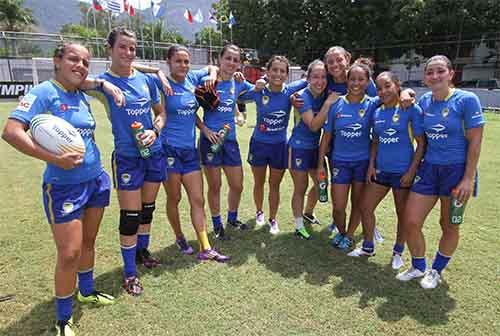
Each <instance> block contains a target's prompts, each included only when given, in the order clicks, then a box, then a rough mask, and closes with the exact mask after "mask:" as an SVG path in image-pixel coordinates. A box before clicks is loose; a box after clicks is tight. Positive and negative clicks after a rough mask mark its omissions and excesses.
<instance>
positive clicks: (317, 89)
mask: <svg viewBox="0 0 500 336" xmlns="http://www.w3.org/2000/svg"><path fill="white" fill-rule="evenodd" d="M307 81H308V82H309V87H310V89H311V91H312V92H313V93H314V94H315V95H319V94H321V93H322V92H323V91H324V90H325V88H326V70H325V66H324V65H323V63H321V64H317V65H315V66H314V67H313V68H312V69H311V71H310V73H309V76H308V77H307Z"/></svg>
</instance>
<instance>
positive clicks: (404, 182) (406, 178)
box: [399, 170, 416, 188]
mask: <svg viewBox="0 0 500 336" xmlns="http://www.w3.org/2000/svg"><path fill="white" fill-rule="evenodd" d="M415 174H416V173H415V172H413V171H410V170H409V171H407V172H406V173H405V174H404V175H403V176H401V179H400V180H399V183H400V184H401V186H402V187H404V188H409V187H411V185H412V184H413V180H414V179H415Z"/></svg>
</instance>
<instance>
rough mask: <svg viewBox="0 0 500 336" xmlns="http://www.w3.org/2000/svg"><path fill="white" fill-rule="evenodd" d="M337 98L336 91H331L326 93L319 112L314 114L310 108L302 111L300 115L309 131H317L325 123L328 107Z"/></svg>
mask: <svg viewBox="0 0 500 336" xmlns="http://www.w3.org/2000/svg"><path fill="white" fill-rule="evenodd" d="M338 98H339V95H338V94H337V93H335V92H331V93H330V94H329V95H328V98H327V99H326V100H325V102H324V103H323V106H321V109H320V111H319V113H317V114H316V115H314V113H313V112H312V110H308V111H306V112H304V113H303V115H302V120H304V124H306V125H307V127H309V129H310V130H311V131H314V132H317V131H319V130H320V129H321V127H323V125H324V124H325V121H326V118H327V117H328V112H329V111H330V108H331V107H332V105H333V104H334V103H335V102H336V101H337V99H338Z"/></svg>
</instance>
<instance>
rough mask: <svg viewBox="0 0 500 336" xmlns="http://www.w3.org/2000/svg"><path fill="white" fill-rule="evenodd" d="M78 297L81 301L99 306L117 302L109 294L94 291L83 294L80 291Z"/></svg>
mask: <svg viewBox="0 0 500 336" xmlns="http://www.w3.org/2000/svg"><path fill="white" fill-rule="evenodd" d="M76 299H77V300H78V301H79V302H81V303H93V304H96V305H98V306H108V305H112V304H113V303H115V298H114V297H112V296H111V295H109V294H105V293H101V292H98V291H94V292H93V293H91V294H89V295H87V296H83V295H82V293H81V292H80V291H78V294H77V295H76Z"/></svg>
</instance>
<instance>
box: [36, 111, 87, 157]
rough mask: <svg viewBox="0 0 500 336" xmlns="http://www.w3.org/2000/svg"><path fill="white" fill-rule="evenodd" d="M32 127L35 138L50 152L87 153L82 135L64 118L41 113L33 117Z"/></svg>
mask: <svg viewBox="0 0 500 336" xmlns="http://www.w3.org/2000/svg"><path fill="white" fill-rule="evenodd" d="M30 129H31V136H32V137H33V139H34V140H35V141H36V142H37V143H38V144H39V145H40V146H42V147H43V148H45V149H46V150H48V151H49V152H52V153H54V154H64V153H69V152H73V153H74V152H76V153H80V154H82V155H83V154H85V143H84V142H83V138H82V136H81V135H80V133H79V132H78V131H77V130H76V128H74V127H73V125H71V124H70V123H69V122H67V121H66V120H64V119H62V118H59V117H56V116H54V115H51V114H39V115H37V116H35V117H34V118H33V119H31V126H30Z"/></svg>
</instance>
